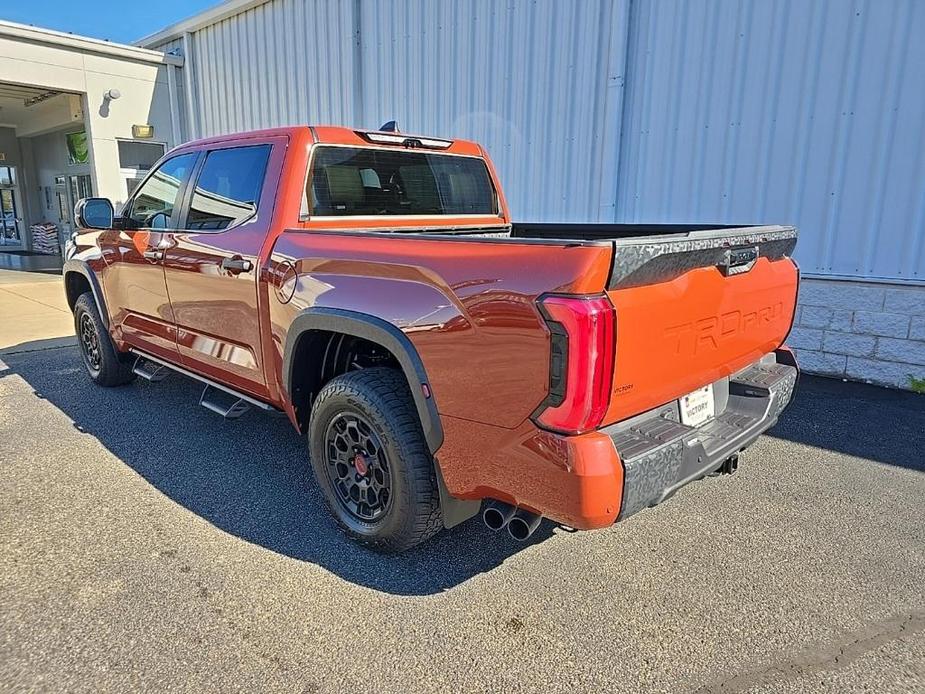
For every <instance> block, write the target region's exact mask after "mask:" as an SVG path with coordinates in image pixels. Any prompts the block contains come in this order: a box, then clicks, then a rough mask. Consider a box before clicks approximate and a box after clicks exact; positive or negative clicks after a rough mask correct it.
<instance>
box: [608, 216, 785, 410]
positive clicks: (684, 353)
mask: <svg viewBox="0 0 925 694" xmlns="http://www.w3.org/2000/svg"><path fill="white" fill-rule="evenodd" d="M795 243H796V229H794V228H793V227H783V226H767V227H746V228H738V229H737V228H727V229H713V230H704V231H693V232H690V233H687V234H683V235H669V236H649V237H641V238H633V239H620V240H615V241H614V264H613V270H612V273H611V277H610V281H609V284H608V289H607V294H608V296H609V297H610V299H611V301H612V302H613V305H614V306H615V308H616V316H617V318H616V320H617V329H616V366H615V370H614V380H613V394H612V397H611V401H610V406H609V409H608V411H607V414H606V415H605V417H604V423H605V424H609V423H613V422H617V421H619V420H621V419H625V418H626V417H629V416H632V415H636V414H638V413H640V412H644V411H646V410H649V409H651V408H653V407H657V406H659V405H662V404H664V403H666V402H669V401H671V400H674V399H676V398H679V397H681V396H682V395H685V394H687V393H691V392H692V391H694V390H696V389H698V388H700V387H702V386H705V385H707V384H709V383H713V382H714V381H717V380H719V379H720V378H723V377H725V376H728V375H730V374H732V373H735V372H737V371H739V370H741V369H743V368H745V367H746V366H748V365H749V364H752V363H753V362H755V361H756V360H758V359H759V358H760V357H761V356H762V355H764V354H767V353H768V352H770V351H772V350H774V349H775V348H777V347H778V346H780V345H781V343H782V342H783V341H784V339H785V338H786V336H787V334H788V332H789V331H790V326H791V324H792V322H793V314H794V310H795V307H796V299H797V286H798V283H799V280H798V269H797V267H796V264H795V263H794V262H793V261H792V260H791V258H790V256H791V254H792V252H793V248H794V245H795Z"/></svg>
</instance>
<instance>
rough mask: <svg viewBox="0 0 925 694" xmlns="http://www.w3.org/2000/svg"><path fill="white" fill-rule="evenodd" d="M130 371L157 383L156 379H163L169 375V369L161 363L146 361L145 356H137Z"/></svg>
mask: <svg viewBox="0 0 925 694" xmlns="http://www.w3.org/2000/svg"><path fill="white" fill-rule="evenodd" d="M132 373H134V374H135V375H136V376H139V377H141V378H143V379H145V380H146V381H151V383H157V382H158V381H163V380H164V379H165V378H167V377H168V376H169V375H170V369H168V368H167V367H166V366H164V365H163V364H156V363H154V362H150V363H148V362H147V360H146V359H145V357H141V356H139V357H138V358H137V359H136V360H135V366H133V367H132Z"/></svg>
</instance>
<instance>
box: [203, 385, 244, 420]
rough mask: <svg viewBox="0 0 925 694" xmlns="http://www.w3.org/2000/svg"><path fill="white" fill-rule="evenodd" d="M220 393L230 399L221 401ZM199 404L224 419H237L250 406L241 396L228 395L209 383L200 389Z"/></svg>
mask: <svg viewBox="0 0 925 694" xmlns="http://www.w3.org/2000/svg"><path fill="white" fill-rule="evenodd" d="M220 394H221V395H220ZM222 395H224V396H225V398H224V399H225V400H230V402H222V399H223V398H222ZM199 404H200V405H202V406H203V407H205V408H206V409H207V410H212V412H215V413H216V414H220V415H221V416H222V417H224V418H225V419H237V418H238V417H240V416H241V415H242V414H244V413H245V412H247V411H248V410H249V409H250V408H251V406H250V405H248V404H247V402H245V401H244V399H243V398H240V397H236V396H234V395H231V396H229V395H228V393H223V392H222V391H220V390H218V389H217V388H213V387H212V386H210V385H209V384H206V387H205V388H203V389H202V395H200V396H199Z"/></svg>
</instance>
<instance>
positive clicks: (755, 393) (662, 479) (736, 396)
mask: <svg viewBox="0 0 925 694" xmlns="http://www.w3.org/2000/svg"><path fill="white" fill-rule="evenodd" d="M775 356H776V358H775ZM783 360H786V355H773V354H772V355H768V357H766V358H765V359H763V360H762V361H761V362H758V363H757V364H753V365H752V366H750V367H748V368H747V369H745V370H744V371H742V372H740V373H738V374H735V375H734V376H732V377H730V379H729V380H728V382H727V385H726V388H723V386H722V385H721V384H715V385H714V390H715V391H716V394H717V395H716V397H717V399H722V398H725V407H724V408H723V409H722V411H721V413H720V414H718V415H717V416H716V417H715V418H714V419H712V420H710V421H709V422H706V423H705V424H703V425H701V426H699V427H689V426H685V425H684V424H681V423H680V417H679V412H678V408H677V403H671V404H670V405H668V406H667V407H663V408H658V409H657V410H656V411H654V412H650V413H647V414H646V415H643V416H642V417H637V418H634V419H633V420H630V421H629V422H624V423H621V424H619V425H617V426H615V427H612V428H611V429H610V430H609V431H608V432H607V433H608V434H609V435H610V436H611V439H612V440H613V443H614V448H615V450H616V451H617V452H618V454H619V456H620V460H621V463H622V465H623V496H622V500H621V505H620V514H619V516H618V520H622V519H624V518H626V517H628V516H631V515H632V514H634V513H636V512H637V511H640V510H642V509H644V508H646V507H648V506H654V505H655V504H658V503H660V502H661V501H664V500H665V499H666V498H668V497H669V496H671V495H672V494H673V493H674V492H676V491H677V490H678V489H680V488H681V487H683V486H684V485H685V484H687V483H688V482H692V481H693V480H696V479H700V478H701V477H703V476H705V475H707V474H709V473H711V472H713V471H714V470H716V469H717V468H719V467H720V466H721V465H722V463H723V462H724V461H725V460H726V459H728V458H729V457H730V456H733V455H735V454H737V453H739V452H740V451H742V450H744V449H745V448H746V447H748V446H749V445H750V444H751V443H752V442H753V441H754V440H755V439H756V438H758V436H759V435H760V434H762V433H763V432H764V431H766V430H767V429H769V428H770V427H772V426H774V424H775V423H776V422H777V419H778V417H779V416H780V413H781V412H783V410H784V408H785V407H786V406H787V405H788V404H789V403H790V400H791V397H792V396H793V391H794V388H795V386H796V382H797V376H798V374H799V372H798V369H797V367H796V365H795V362H794V363H791V364H788V363H784V361H783ZM724 390H725V391H726V392H723V391H724ZM718 404H719V403H718Z"/></svg>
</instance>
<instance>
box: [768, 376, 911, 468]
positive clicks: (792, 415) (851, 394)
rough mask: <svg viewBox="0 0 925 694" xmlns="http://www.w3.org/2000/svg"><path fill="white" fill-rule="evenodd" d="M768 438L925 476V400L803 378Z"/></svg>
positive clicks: (835, 381)
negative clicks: (856, 457)
mask: <svg viewBox="0 0 925 694" xmlns="http://www.w3.org/2000/svg"><path fill="white" fill-rule="evenodd" d="M767 433H768V436H773V437H775V438H779V439H786V440H788V441H793V442H795V443H802V444H806V445H808V446H815V447H817V448H825V449H827V450H830V451H838V452H839V453H844V454H846V455H851V456H858V457H860V458H865V459H867V460H873V461H876V462H878V463H884V464H886V465H894V466H897V467H902V468H907V469H909V470H918V471H919V472H925V456H923V455H922V444H923V442H925V396H923V395H919V394H916V393H911V392H908V391H902V390H890V389H887V388H880V387H877V386H870V385H865V384H863V383H845V382H843V381H841V380H837V379H832V378H822V377H819V376H808V375H806V374H803V375H801V376H800V382H799V383H798V384H797V392H796V397H795V398H794V401H793V403H792V404H791V405H790V407H789V408H788V409H787V410H786V411H785V412H784V414H783V415H782V416H781V419H780V422H779V423H778V424H777V425H776V426H774V427H773V428H772V429H770V430H769V431H768V432H767Z"/></svg>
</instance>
